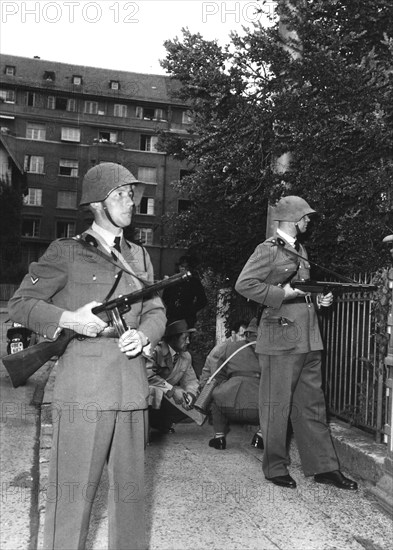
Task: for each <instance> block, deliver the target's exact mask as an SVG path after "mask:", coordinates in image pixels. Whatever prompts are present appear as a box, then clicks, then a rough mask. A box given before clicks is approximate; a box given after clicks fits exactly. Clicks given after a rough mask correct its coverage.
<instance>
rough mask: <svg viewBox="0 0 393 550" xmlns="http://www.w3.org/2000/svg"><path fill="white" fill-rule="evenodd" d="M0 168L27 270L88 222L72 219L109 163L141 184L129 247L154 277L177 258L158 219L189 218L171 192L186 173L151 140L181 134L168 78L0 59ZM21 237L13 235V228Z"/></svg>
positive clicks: (183, 202) (183, 116) (183, 120)
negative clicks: (9, 169)
mask: <svg viewBox="0 0 393 550" xmlns="http://www.w3.org/2000/svg"><path fill="white" fill-rule="evenodd" d="M0 75H1V80H0V128H1V131H0V147H1V149H2V155H1V159H2V161H1V162H7V163H10V162H12V164H13V165H14V168H15V167H17V168H18V169H17V170H15V169H14V173H18V174H19V179H20V176H23V181H24V185H25V193H26V195H25V197H24V206H23V210H22V221H21V227H20V231H21V243H22V257H23V262H24V263H25V264H26V266H27V265H28V264H29V263H30V262H31V261H34V260H36V259H37V258H38V257H39V256H40V255H41V254H42V252H43V251H44V250H45V249H46V247H47V245H48V244H49V243H50V242H51V241H52V240H53V239H56V238H61V237H72V236H74V235H76V234H78V233H80V232H81V231H83V230H84V229H85V228H86V227H87V226H88V224H89V223H90V221H91V215H90V214H89V213H88V212H85V211H82V210H80V209H78V204H79V201H80V195H81V183H82V179H83V175H84V174H85V173H86V171H87V170H88V169H89V168H90V167H91V166H94V165H95V164H97V163H100V162H108V161H109V162H117V163H120V164H122V165H124V166H126V167H127V168H129V169H130V170H131V171H132V172H133V174H134V175H135V176H136V177H138V178H139V179H141V180H143V181H145V182H147V185H146V190H145V194H144V198H143V200H142V202H141V204H140V206H139V207H138V210H137V212H136V214H135V216H134V222H133V225H134V226H135V227H134V229H135V231H134V237H135V238H136V239H137V240H139V241H140V242H141V243H143V244H144V245H145V246H146V247H147V249H148V251H149V253H150V255H151V258H152V261H153V265H154V268H155V273H156V277H157V278H158V277H162V276H163V275H165V274H171V273H172V272H173V265H174V263H175V261H176V259H177V258H178V257H179V255H180V254H181V253H182V252H183V251H182V250H178V249H173V248H170V247H169V246H168V242H169V241H168V235H167V233H166V226H165V223H164V220H163V216H164V214H166V213H169V212H172V213H173V212H178V211H180V210H182V209H184V208H187V204H188V201H187V197H179V196H177V195H176V193H175V191H174V190H173V189H172V186H171V185H170V183H171V182H172V181H174V180H178V179H179V178H181V177H182V173H186V172H187V169H188V167H187V166H185V165H184V164H182V163H180V162H178V161H176V160H174V159H172V158H170V157H169V156H168V155H167V154H166V153H165V152H160V151H158V150H157V141H158V132H160V131H162V130H163V131H166V132H173V133H175V134H179V135H181V134H183V135H185V133H186V132H187V128H188V127H189V124H190V117H189V113H188V111H187V105H185V104H182V103H181V102H180V101H178V100H176V97H175V96H174V92H176V89H177V87H178V85H179V84H178V83H176V82H175V81H173V80H172V79H170V78H169V77H166V76H161V75H151V74H140V73H132V72H125V71H113V70H109V69H102V68H96V67H86V66H78V65H71V64H66V63H57V62H53V61H45V60H43V59H39V58H27V57H18V56H12V55H1V58H0ZM15 230H16V231H17V230H19V228H15Z"/></svg>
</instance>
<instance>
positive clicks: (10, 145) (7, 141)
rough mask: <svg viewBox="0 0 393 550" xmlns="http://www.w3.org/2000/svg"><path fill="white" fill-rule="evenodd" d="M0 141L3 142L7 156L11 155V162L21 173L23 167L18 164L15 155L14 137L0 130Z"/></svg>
mask: <svg viewBox="0 0 393 550" xmlns="http://www.w3.org/2000/svg"><path fill="white" fill-rule="evenodd" d="M0 143H2V144H3V146H4V148H5V150H6V151H7V153H8V154H9V156H10V157H11V159H12V161H13V163H14V164H15V166H16V167H17V169H18V170H19V172H20V173H21V174H23V173H24V170H23V167H22V166H21V165H20V163H19V161H18V159H17V155H16V150H15V148H16V146H17V144H16V142H15V138H13V137H12V136H10V135H9V134H7V133H6V132H3V131H1V132H0Z"/></svg>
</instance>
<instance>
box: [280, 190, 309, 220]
mask: <svg viewBox="0 0 393 550" xmlns="http://www.w3.org/2000/svg"><path fill="white" fill-rule="evenodd" d="M309 214H315V210H313V209H312V208H311V207H310V205H309V204H308V203H307V202H306V201H305V200H304V199H302V198H301V197H297V196H296V195H289V196H288V197H282V199H280V200H279V201H278V203H277V204H276V207H275V208H274V211H273V220H276V221H280V222H295V223H296V222H298V221H299V220H301V219H302V218H303V216H307V215H309Z"/></svg>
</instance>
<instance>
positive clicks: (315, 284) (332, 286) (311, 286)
mask: <svg viewBox="0 0 393 550" xmlns="http://www.w3.org/2000/svg"><path fill="white" fill-rule="evenodd" d="M291 286H292V287H293V288H298V289H299V290H301V291H302V292H311V294H319V293H321V294H328V293H329V292H332V293H333V294H335V293H338V292H344V293H345V292H362V291H363V292H365V291H372V290H377V288H378V287H377V286H375V285H370V284H367V283H356V282H355V281H350V282H345V283H339V282H336V281H314V280H312V279H308V280H307V281H292V282H291Z"/></svg>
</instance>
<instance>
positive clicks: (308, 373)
mask: <svg viewBox="0 0 393 550" xmlns="http://www.w3.org/2000/svg"><path fill="white" fill-rule="evenodd" d="M314 213H315V210H313V209H312V208H310V206H309V205H308V204H307V202H306V201H305V200H303V199H302V198H300V197H297V196H288V197H283V198H282V199H281V200H280V201H279V202H278V204H277V206H276V208H275V212H274V218H273V219H274V220H276V221H278V229H277V235H276V236H274V237H272V238H269V239H267V240H266V241H265V242H264V243H262V244H259V245H258V246H257V248H256V249H255V251H254V253H253V254H252V255H251V257H250V258H249V260H248V261H247V263H246V265H245V266H244V268H243V270H242V272H241V273H240V276H239V278H238V280H237V282H236V286H235V288H236V290H237V291H238V292H239V294H242V295H243V296H245V297H246V298H249V299H251V300H254V301H255V302H257V303H259V304H260V305H261V306H263V308H264V309H263V313H262V317H261V320H260V323H259V329H258V339H257V344H256V352H257V353H258V354H259V362H260V365H261V382H260V389H259V414H260V422H261V428H262V435H263V441H264V444H265V453H264V456H263V465H262V466H263V471H264V474H265V477H266V479H268V480H269V481H271V482H272V483H274V484H276V485H280V486H282V487H289V488H295V487H296V482H295V480H294V479H293V478H292V477H291V476H290V475H289V473H288V465H289V462H290V461H289V455H288V449H287V445H286V439H287V437H286V436H287V429H288V418H290V419H291V423H292V428H293V432H294V436H295V440H296V443H297V446H298V449H299V454H300V459H301V462H302V467H303V471H304V473H305V475H306V476H310V475H313V476H314V479H315V481H316V482H317V483H326V484H332V485H335V486H336V487H339V488H340V489H351V490H355V489H357V484H356V483H355V482H354V481H352V480H350V479H348V478H346V477H345V476H344V475H343V474H342V473H341V472H340V470H339V465H338V461H337V456H336V453H335V451H334V448H333V444H332V440H331V437H330V433H329V428H328V425H327V422H326V412H325V398H324V395H323V392H322V388H321V386H322V376H321V350H322V349H323V345H322V340H321V335H320V331H319V327H318V319H317V314H316V309H315V306H314V303H313V301H312V300H311V296H310V294H306V293H304V292H302V291H300V290H296V289H294V288H292V287H291V284H290V281H291V280H292V281H295V280H306V279H309V278H310V265H309V263H308V261H307V253H306V250H305V249H304V248H303V246H302V245H300V244H299V243H298V242H297V237H298V235H301V234H303V233H305V232H306V230H307V226H308V223H309V221H310V218H309V216H310V215H311V214H314ZM297 250H298V251H299V252H295V251H297ZM300 256H302V258H300ZM332 301H333V296H332V294H331V293H329V294H327V295H326V296H323V295H322V294H321V295H318V296H317V306H318V307H328V306H330V305H331V304H332Z"/></svg>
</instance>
